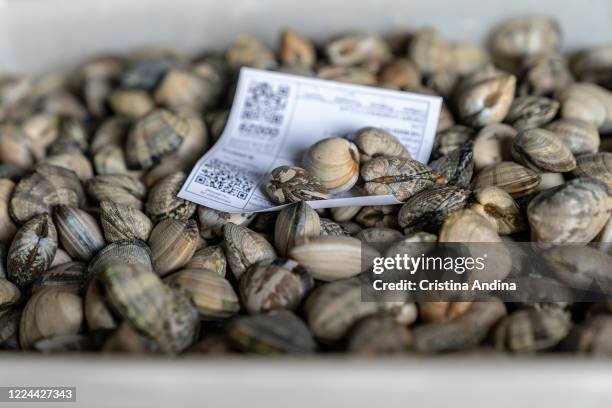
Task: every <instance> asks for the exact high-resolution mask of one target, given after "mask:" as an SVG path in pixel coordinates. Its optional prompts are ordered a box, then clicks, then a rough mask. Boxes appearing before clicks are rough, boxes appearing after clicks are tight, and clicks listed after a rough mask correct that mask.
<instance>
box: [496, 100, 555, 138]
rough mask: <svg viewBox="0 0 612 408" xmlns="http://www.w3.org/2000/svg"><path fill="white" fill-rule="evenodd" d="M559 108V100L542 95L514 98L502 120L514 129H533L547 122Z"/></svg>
mask: <svg viewBox="0 0 612 408" xmlns="http://www.w3.org/2000/svg"><path fill="white" fill-rule="evenodd" d="M558 110H559V102H557V101H555V100H554V99H550V98H546V97H543V96H524V97H520V98H516V99H515V100H514V102H512V105H511V106H510V110H509V111H508V114H507V115H506V118H505V119H504V121H505V122H506V123H509V124H510V125H512V127H513V128H515V129H516V130H525V129H534V128H539V127H542V126H543V125H545V124H547V123H549V122H550V121H551V120H552V119H553V118H554V117H555V115H557V111H558Z"/></svg>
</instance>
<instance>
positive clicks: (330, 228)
mask: <svg viewBox="0 0 612 408" xmlns="http://www.w3.org/2000/svg"><path fill="white" fill-rule="evenodd" d="M319 223H320V225H319V227H320V235H333V236H345V235H347V236H348V235H349V233H348V231H347V230H345V229H344V227H342V225H340V224H338V223H337V222H333V221H332V220H330V219H327V218H322V217H319Z"/></svg>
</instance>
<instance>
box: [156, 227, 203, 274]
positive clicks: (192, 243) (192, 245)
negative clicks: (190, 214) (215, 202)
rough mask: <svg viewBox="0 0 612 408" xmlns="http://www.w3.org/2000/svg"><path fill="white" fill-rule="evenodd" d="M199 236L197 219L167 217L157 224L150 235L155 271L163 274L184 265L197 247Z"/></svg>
mask: <svg viewBox="0 0 612 408" xmlns="http://www.w3.org/2000/svg"><path fill="white" fill-rule="evenodd" d="M198 237H199V232H198V224H197V223H196V222H195V220H187V221H180V220H173V219H166V220H164V221H162V222H160V223H159V224H157V225H156V226H155V227H154V228H153V231H151V235H150V237H149V245H150V246H151V253H152V255H153V264H154V265H155V272H156V273H157V274H158V275H160V276H163V275H166V274H168V273H169V272H172V271H174V270H177V269H179V268H181V267H182V266H184V265H185V264H186V263H187V262H188V261H189V260H190V259H191V257H192V256H193V254H194V253H195V251H196V249H197V245H198Z"/></svg>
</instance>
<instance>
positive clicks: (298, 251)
mask: <svg viewBox="0 0 612 408" xmlns="http://www.w3.org/2000/svg"><path fill="white" fill-rule="evenodd" d="M377 255H378V251H376V250H375V249H374V248H372V247H370V246H367V245H364V244H362V242H361V241H359V240H358V239H357V238H353V237H342V236H321V237H312V238H304V239H302V240H301V241H300V242H299V243H297V245H296V246H295V247H294V248H293V249H291V250H290V251H289V257H290V258H292V259H295V260H296V261H297V262H298V263H299V264H300V265H302V266H303V267H304V268H306V270H307V271H308V272H309V273H310V274H311V275H312V276H313V277H314V278H315V279H318V280H322V281H326V282H331V281H336V280H339V279H344V278H350V277H352V276H356V275H359V274H360V273H362V272H364V271H365V270H366V269H368V268H369V267H370V266H371V264H372V262H373V260H374V258H375V257H376V256H377ZM362 261H363V262H362Z"/></svg>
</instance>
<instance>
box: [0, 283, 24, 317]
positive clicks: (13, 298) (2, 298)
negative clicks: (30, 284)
mask: <svg viewBox="0 0 612 408" xmlns="http://www.w3.org/2000/svg"><path fill="white" fill-rule="evenodd" d="M20 300H21V291H20V290H19V288H18V287H17V286H15V285H13V284H12V283H11V282H10V281H8V280H6V279H4V278H1V279H0V315H1V314H2V313H3V312H4V311H5V310H7V309H10V308H11V307H12V306H13V305H15V304H17V303H18V302H19V301H20Z"/></svg>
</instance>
